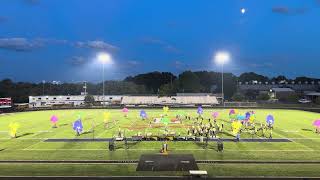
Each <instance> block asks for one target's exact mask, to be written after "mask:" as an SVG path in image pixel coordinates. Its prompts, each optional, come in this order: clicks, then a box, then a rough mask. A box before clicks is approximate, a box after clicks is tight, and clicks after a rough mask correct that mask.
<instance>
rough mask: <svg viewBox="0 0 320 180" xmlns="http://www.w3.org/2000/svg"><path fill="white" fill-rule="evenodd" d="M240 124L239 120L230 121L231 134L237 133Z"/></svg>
mask: <svg viewBox="0 0 320 180" xmlns="http://www.w3.org/2000/svg"><path fill="white" fill-rule="evenodd" d="M241 126H242V124H241V122H240V121H233V122H232V123H231V127H232V134H233V135H237V134H238V133H239V132H240V129H241Z"/></svg>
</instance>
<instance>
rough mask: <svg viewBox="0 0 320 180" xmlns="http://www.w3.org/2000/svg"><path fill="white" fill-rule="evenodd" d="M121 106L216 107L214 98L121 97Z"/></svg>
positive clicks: (215, 98) (216, 101) (216, 102)
mask: <svg viewBox="0 0 320 180" xmlns="http://www.w3.org/2000/svg"><path fill="white" fill-rule="evenodd" d="M121 104H122V105H148V106H151V105H199V104H201V105H217V104H219V102H218V100H217V97H216V96H209V95H208V96H171V97H157V96H123V97H122V101H121Z"/></svg>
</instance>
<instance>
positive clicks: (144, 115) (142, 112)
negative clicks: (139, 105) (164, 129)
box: [140, 109, 147, 120]
mask: <svg viewBox="0 0 320 180" xmlns="http://www.w3.org/2000/svg"><path fill="white" fill-rule="evenodd" d="M140 117H141V119H143V120H145V119H147V113H146V111H145V110H143V109H142V110H141V111H140Z"/></svg>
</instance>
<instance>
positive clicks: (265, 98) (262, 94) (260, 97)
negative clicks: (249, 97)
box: [257, 93, 270, 101]
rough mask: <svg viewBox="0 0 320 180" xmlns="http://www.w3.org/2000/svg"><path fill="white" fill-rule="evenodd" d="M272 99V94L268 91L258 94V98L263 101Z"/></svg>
mask: <svg viewBox="0 0 320 180" xmlns="http://www.w3.org/2000/svg"><path fill="white" fill-rule="evenodd" d="M269 99H270V96H269V94H268V93H260V94H259V95H258V96H257V100H261V101H267V100H269Z"/></svg>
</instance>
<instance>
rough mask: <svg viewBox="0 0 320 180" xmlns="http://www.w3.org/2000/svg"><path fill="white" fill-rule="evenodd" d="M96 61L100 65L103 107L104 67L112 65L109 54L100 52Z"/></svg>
mask: <svg viewBox="0 0 320 180" xmlns="http://www.w3.org/2000/svg"><path fill="white" fill-rule="evenodd" d="M97 59H98V61H100V62H101V63H102V101H103V102H102V105H103V106H104V104H105V100H104V66H105V65H106V64H112V58H111V55H110V54H109V53H106V52H101V53H99V54H98V55H97Z"/></svg>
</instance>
